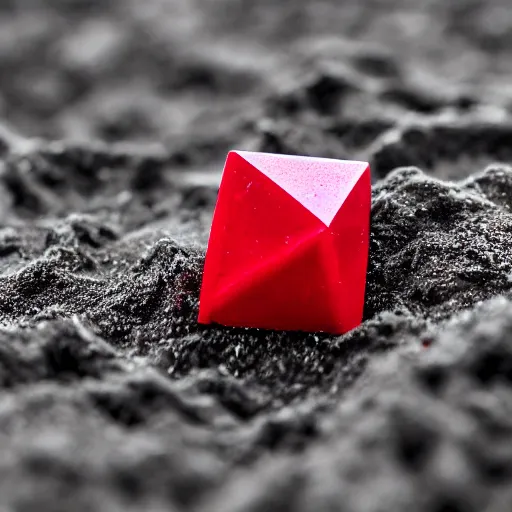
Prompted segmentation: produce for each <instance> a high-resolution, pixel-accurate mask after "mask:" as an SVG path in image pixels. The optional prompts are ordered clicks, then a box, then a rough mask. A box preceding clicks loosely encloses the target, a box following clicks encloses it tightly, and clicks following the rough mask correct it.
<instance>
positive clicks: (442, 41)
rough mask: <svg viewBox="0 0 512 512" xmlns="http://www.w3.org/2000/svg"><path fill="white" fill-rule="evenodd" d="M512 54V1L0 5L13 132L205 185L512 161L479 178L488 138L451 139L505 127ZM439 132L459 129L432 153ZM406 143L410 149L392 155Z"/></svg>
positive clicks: (26, 0)
mask: <svg viewBox="0 0 512 512" xmlns="http://www.w3.org/2000/svg"><path fill="white" fill-rule="evenodd" d="M511 53H512V9H511V8H510V2H509V0H453V1H446V0H421V1H420V0H416V1H413V0H357V1H356V0H260V1H254V0H144V1H140V0H2V2H1V3H0V73H1V77H2V79H1V81H0V116H1V119H2V121H3V122H4V123H6V124H7V125H8V126H10V127H11V128H12V129H14V130H16V131H18V132H20V133H21V134H23V135H26V136H29V137H42V138H48V139H61V138H65V139H72V140H81V141H86V140H97V139H100V140H103V141H107V142H134V143H137V144H142V145H152V146H154V145H161V147H163V148H165V150H166V151H169V152H171V153H172V154H173V156H174V159H173V161H174V162H176V164H179V165H181V166H185V167H191V168H195V169H199V170H202V169H207V168H209V167H211V166H215V165H217V164H218V162H219V161H220V160H222V158H223V157H224V155H225V152H226V150H227V149H229V148H231V147H238V148H241V147H243V148H248V149H264V150H271V151H276V152H280V151H282V152H296V153H300V154H316V155H319V156H335V157H340V158H343V157H345V158H369V159H371V160H372V163H374V165H375V169H376V173H377V175H383V174H385V173H386V172H387V171H388V170H389V169H390V168H392V167H394V166H395V165H396V164H397V162H396V161H395V160H397V159H398V160H399V161H400V162H401V163H402V164H404V165H405V164H409V163H412V164H418V165H422V166H423V167H425V168H427V169H430V170H431V171H432V172H435V173H438V174H440V175H442V176H448V177H456V176H459V175H461V174H467V173H469V172H470V171H472V170H476V169H479V168H481V160H482V159H484V160H485V159H489V160H495V159H496V158H498V159H501V160H509V159H510V155H509V154H508V153H507V154H503V152H504V151H505V150H503V144H497V145H498V146H499V147H500V151H501V153H502V154H499V155H496V154H492V148H491V149H489V147H488V146H489V144H487V145H485V147H484V148H481V149H479V150H475V151H476V153H477V154H474V155H472V156H473V157H474V159H476V160H478V163H477V164H475V166H471V168H469V167H468V166H467V164H466V163H465V162H462V164H461V162H460V159H459V158H458V157H457V158H455V155H460V151H459V149H460V148H459V145H460V144H466V145H467V144H469V145H474V143H475V140H476V141H479V142H478V144H479V145H482V144H483V143H482V141H481V136H480V135H481V133H480V132H478V129H477V128H473V130H476V131H477V132H478V133H476V134H475V135H474V136H473V138H474V139H475V140H473V139H471V140H469V141H468V140H467V137H468V135H467V130H466V128H464V129H463V130H462V131H463V132H464V133H466V135H465V136H464V137H466V139H464V140H463V141H461V140H460V139H461V137H462V136H461V134H460V133H459V132H457V133H455V134H453V133H452V131H453V130H455V131H457V128H456V127H455V128H454V123H455V124H456V123H460V122H462V123H463V124H464V123H466V124H465V126H468V125H470V126H474V123H475V120H476V122H477V124H478V123H484V124H485V123H491V124H493V125H499V126H503V123H505V122H506V121H507V118H508V114H509V112H510V109H511V108H512V85H511V83H512V82H511V80H510V78H511V77H512V59H511ZM432 119H437V121H436V122H437V123H438V124H439V125H440V126H441V125H442V126H444V125H446V124H449V125H450V126H451V127H452V128H451V131H450V133H449V134H448V135H446V133H444V132H443V133H442V136H441V137H437V136H435V137H437V138H436V141H434V142H432V140H431V138H432V136H433V135H432V133H434V132H435V130H434V132H429V135H425V134H421V133H417V132H418V129H417V128H418V126H420V129H419V131H420V132H421V125H422V123H424V120H427V122H428V123H430V124H432V122H433V121H432ZM443 123H444V125H443ZM412 126H414V127H415V129H416V131H413V133H412V135H411V134H409V133H407V134H405V135H404V133H403V130H404V129H405V130H409V129H410V128H411V127H412ZM396 129H398V138H399V139H401V140H402V139H403V138H404V137H405V139H407V140H408V142H407V144H406V146H407V147H406V148H403V147H401V148H399V150H400V151H402V153H400V151H399V152H398V154H397V153H396V151H395V149H396V148H395V149H394V150H393V151H391V154H390V152H389V151H387V152H386V151H384V153H385V154H384V155H383V154H382V144H381V142H379V141H380V140H381V138H382V137H383V136H384V135H386V137H387V139H386V140H388V142H389V139H390V138H393V137H395V138H396V137H397V132H396ZM500 130H501V131H500V133H499V134H498V135H497V136H499V137H510V132H509V130H508V129H506V130H505V128H502V129H500ZM503 130H505V133H502V131H503ZM441 131H442V130H441ZM459 131H460V130H459ZM393 133H394V135H393ZM486 133H487V135H486V137H489V135H488V131H486ZM493 133H494V132H493ZM493 136H494V135H493ZM386 137H384V138H386ZM464 137H462V138H464ZM409 139H410V140H409ZM427 139H428V140H427ZM448 139H449V140H448ZM439 140H443V141H448V142H443V144H444V145H445V146H446V147H444V146H443V148H441V149H440V148H439V146H440V144H441V142H440V141H439ZM415 144H416V146H415ZM443 144H441V145H443ZM478 144H477V145H478ZM402 145H403V144H402ZM491 145H492V144H491ZM418 148H420V149H421V148H424V149H425V148H429V149H427V150H426V153H425V154H423V153H422V151H421V150H420V149H418ZM511 151H512V150H511ZM404 152H405V153H404ZM434 153H436V154H437V153H442V155H441V156H442V158H436V157H434V156H433V155H434ZM505 153H506V151H505ZM461 167H462V169H461Z"/></svg>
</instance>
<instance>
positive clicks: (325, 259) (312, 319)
mask: <svg viewBox="0 0 512 512" xmlns="http://www.w3.org/2000/svg"><path fill="white" fill-rule="evenodd" d="M370 202H371V182H370V167H369V165H368V163H366V162H356V161H344V160H333V159H327V158H310V157H302V156H288V155H274V154H268V153H253V152H245V151H231V152H230V153H229V154H228V157H227V160H226V164H225V167H224V173H223V176H222V181H221V185H220V189H219V195H218V198H217V204H216V207H215V212H214V216H213V222H212V228H211V233H210V239H209V242H208V249H207V252H206V260H205V265H204V274H203V283H202V288H201V296H200V306H199V322H200V323H203V324H209V323H218V324H221V325H226V326H236V327H259V328H265V329H279V330H301V331H310V332H315V331H324V332H329V333H333V334H341V333H345V332H347V331H349V330H351V329H353V328H354V327H356V326H357V325H359V324H360V322H361V319H362V314H363V305H364V292H365V283H366V267H367V262H368V242H369V225H370Z"/></svg>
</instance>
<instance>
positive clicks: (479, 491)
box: [0, 0, 512, 512]
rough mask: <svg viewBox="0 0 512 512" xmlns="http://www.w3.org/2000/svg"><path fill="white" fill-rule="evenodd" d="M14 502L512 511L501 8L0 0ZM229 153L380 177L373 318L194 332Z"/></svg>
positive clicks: (507, 26)
mask: <svg viewBox="0 0 512 512" xmlns="http://www.w3.org/2000/svg"><path fill="white" fill-rule="evenodd" d="M0 73H1V76H2V80H1V81H0V119H1V121H0V122H1V127H0V215H1V225H0V387H1V389H0V510H1V511H2V512H4V511H5V512H10V511H15V512H17V511H21V512H30V511H56V512H57V511H59V512H60V511H62V512H70V511H79V512H82V511H84V512H86V511H87V512H89V511H91V512H92V511H95V512H96V511H97V512H103V511H113V512H114V511H119V512H121V511H132V510H133V511H135V510H137V511H138V510H144V511H149V512H157V511H158V512H160V511H191V512H273V511H276V512H278V511H279V512H281V511H283V512H286V511H290V512H291V511H298V512H323V511H326V512H336V511H340V512H387V511H392V512H401V511H404V512H405V511H407V512H410V511H418V512H472V511H475V512H476V511H485V512H498V511H505V512H507V511H510V510H512V293H511V290H512V211H511V209H512V167H510V164H511V163H512V89H511V87H510V82H511V80H512V10H511V9H510V3H509V0H492V1H491V0H457V1H449V2H448V1H446V0H421V1H420V0H417V1H416V2H413V1H411V0H385V1H384V0H358V1H355V0H354V1H351V0H344V1H338V0H282V1H276V0H262V1H258V2H256V1H254V0H209V1H208V0H144V1H141V0H118V1H115V0H26V1H23V2H22V1H19V0H18V1H17V0H2V1H1V2H0ZM230 148H238V149H247V150H264V151H271V152H281V153H294V154H309V155H315V156H324V157H335V158H345V159H365V160H368V161H369V162H370V163H371V166H372V175H373V180H374V185H373V204H372V233H371V247H370V265H369V269H368V282H367V296H366V304H365V319H364V322H363V324H362V325H361V326H360V327H359V328H357V329H356V330H354V331H352V332H350V333H348V334H346V335H344V336H340V337H332V336H327V335H325V334H301V333H287V332H262V331H258V330H243V329H238V330H237V329H229V328H212V327H200V326H198V325H197V322H196V318H197V311H198V294H199V287H200V283H201V273H202V265H203V260H204V252H205V247H206V241H207V238H208V231H209V226H210V221H211V215H212V211H213V207H214V204H215V199H216V194H217V187H218V181H219V175H220V171H221V170H222V163H223V160H224V158H225V154H226V151H227V150H228V149H230Z"/></svg>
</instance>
